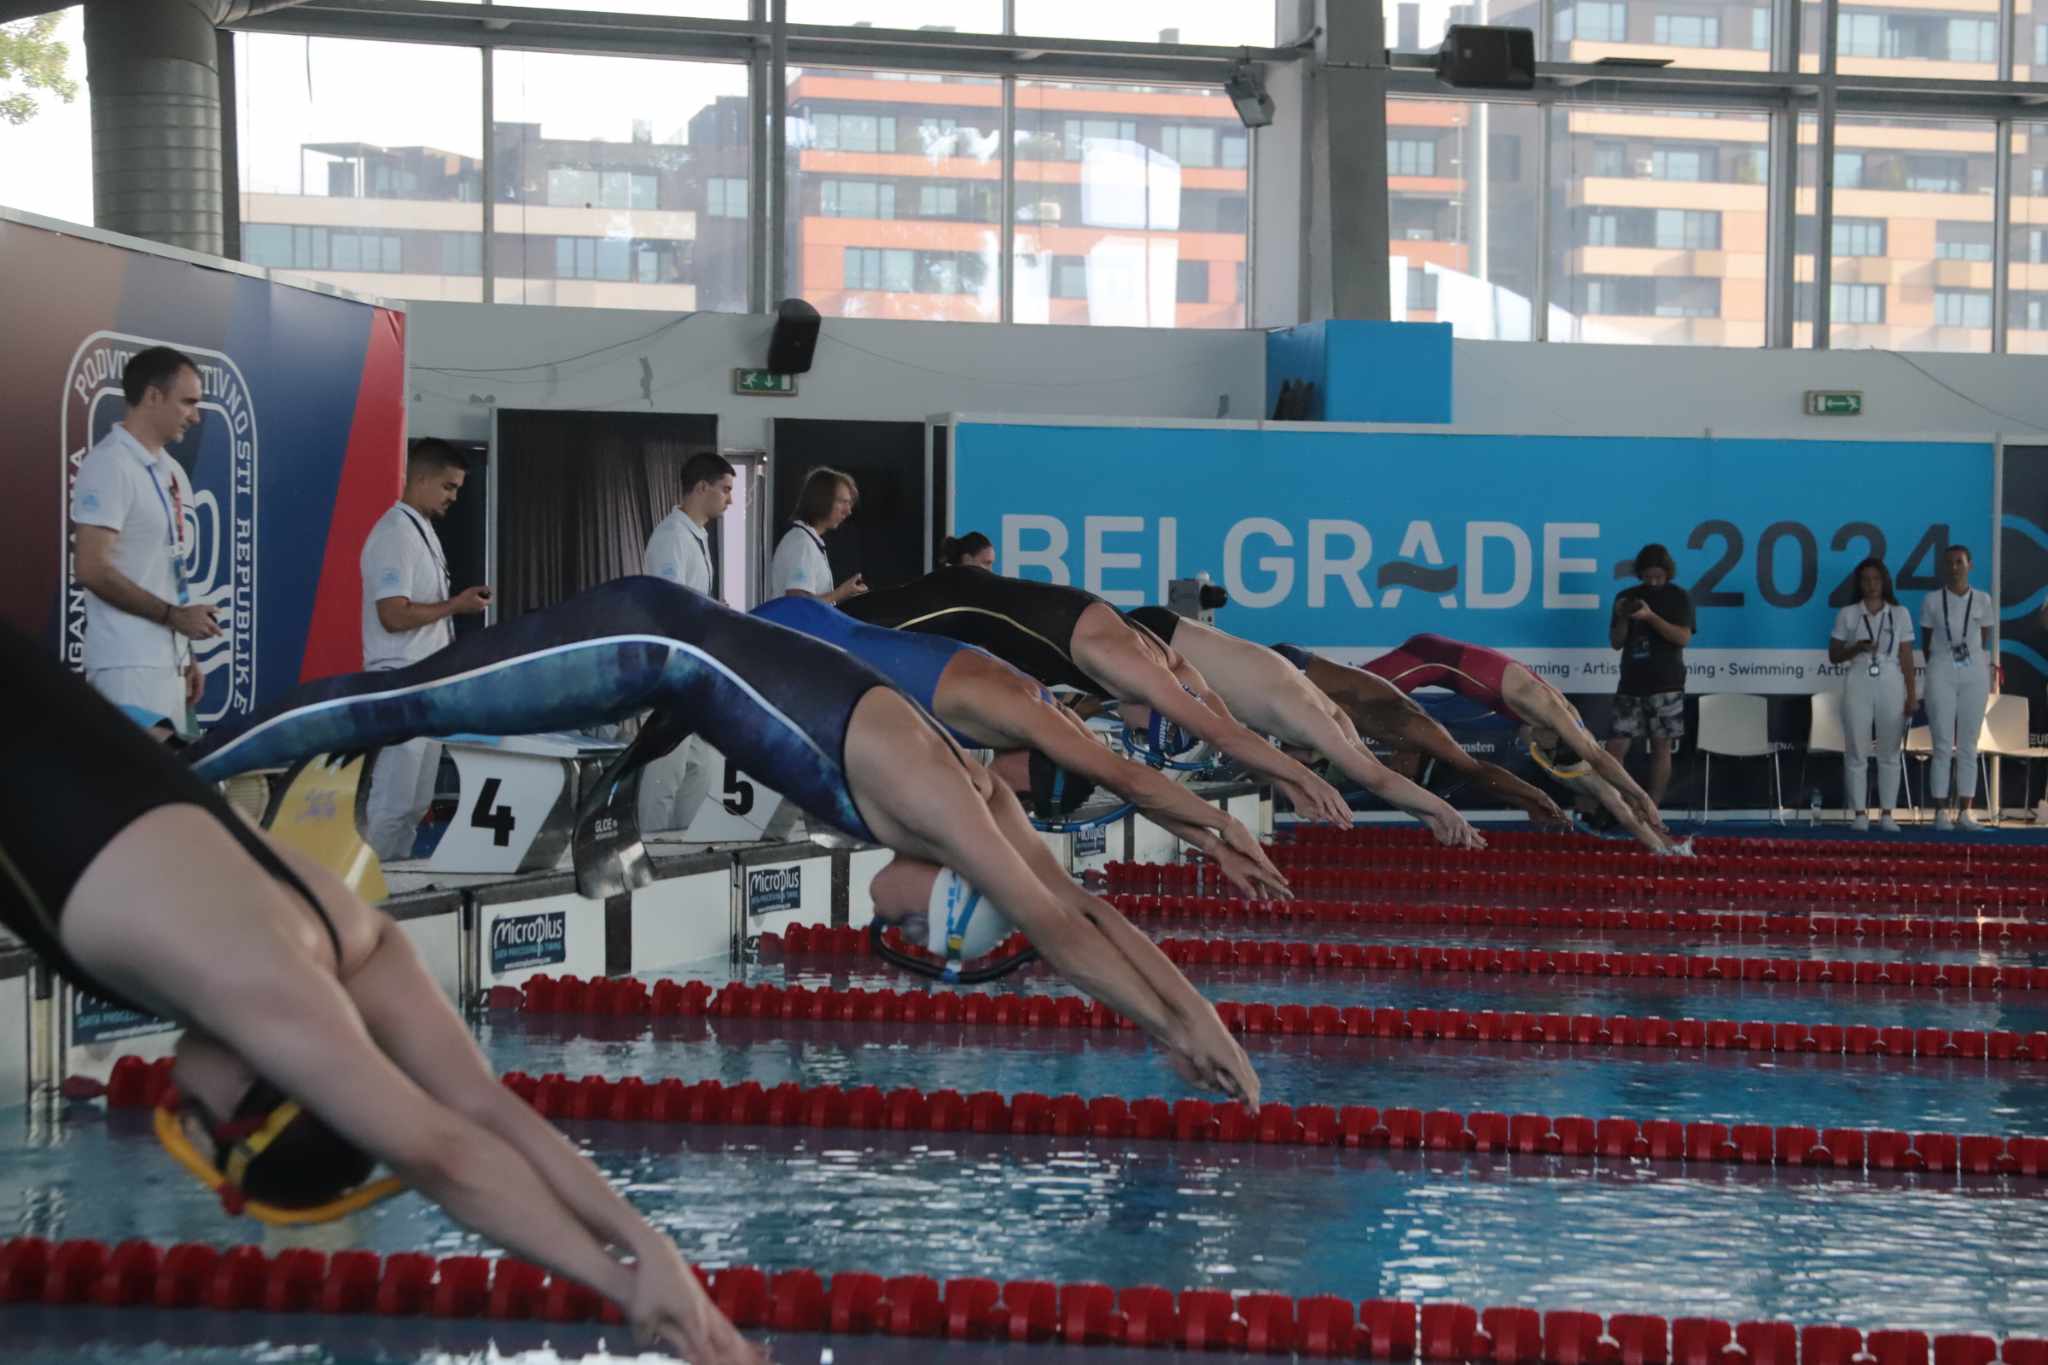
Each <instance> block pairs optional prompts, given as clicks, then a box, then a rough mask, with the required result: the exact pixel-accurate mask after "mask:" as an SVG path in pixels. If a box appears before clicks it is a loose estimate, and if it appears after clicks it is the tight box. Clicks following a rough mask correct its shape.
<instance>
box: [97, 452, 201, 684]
mask: <svg viewBox="0 0 2048 1365" xmlns="http://www.w3.org/2000/svg"><path fill="white" fill-rule="evenodd" d="M191 505H192V482H191V480H189V479H187V478H186V477H185V471H184V469H183V467H181V466H180V465H179V464H178V462H177V461H176V460H174V459H172V458H171V457H170V456H168V455H166V454H164V453H163V452H162V451H153V450H150V449H149V448H148V447H147V446H145V445H143V444H142V442H141V441H139V440H137V439H136V438H135V436H134V434H133V433H131V432H130V431H129V430H128V428H127V427H125V426H122V425H120V424H118V423H116V424H115V426H114V429H113V430H112V431H110V432H108V433H107V434H106V435H105V436H103V437H101V438H100V442H99V444H98V445H95V446H94V447H93V448H92V449H91V450H89V451H87V452H86V455H85V459H84V460H82V461H81V462H80V463H79V466H78V480H77V482H76V483H75V484H73V485H72V488H71V520H72V521H73V522H75V523H77V524H78V525H80V526H104V527H106V528H107V529H108V530H111V531H114V532H116V533H117V534H118V537H119V538H118V539H116V540H115V541H114V552H113V556H112V558H113V563H114V567H115V568H116V569H119V570H120V571H121V572H122V573H123V574H124V575H126V576H127V578H128V580H129V581H130V582H132V583H134V584H135V586H136V587H138V588H141V589H142V590H143V591H145V592H148V593H153V594H154V595H156V596H157V597H160V598H162V599H163V600H164V601H166V602H169V603H171V604H172V605H174V606H183V605H185V604H186V603H187V602H189V601H190V594H189V593H186V592H181V591H180V588H179V579H180V577H181V576H182V573H183V565H184V558H185V554H186V552H187V551H188V550H190V549H191V538H190V536H189V535H188V534H187V532H186V529H185V524H184V523H185V518H184V510H185V509H186V508H188V507H190V506H191ZM85 667H86V671H88V672H90V671H92V670H93V669H98V668H173V669H175V668H179V667H182V663H181V661H180V651H179V648H178V642H177V636H176V634H175V633H173V632H172V630H171V628H170V627H169V626H166V625H161V624H159V623H158V622H155V621H151V620H149V619H147V618H146V617H141V616H136V615H134V614H132V613H130V612H125V611H122V610H121V609H120V608H119V607H116V606H114V605H113V604H111V603H109V602H105V601H102V600H101V599H100V597H99V596H98V594H96V593H93V592H87V593H86V594H85Z"/></svg>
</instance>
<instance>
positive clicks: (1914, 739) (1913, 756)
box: [1899, 725, 1934, 815]
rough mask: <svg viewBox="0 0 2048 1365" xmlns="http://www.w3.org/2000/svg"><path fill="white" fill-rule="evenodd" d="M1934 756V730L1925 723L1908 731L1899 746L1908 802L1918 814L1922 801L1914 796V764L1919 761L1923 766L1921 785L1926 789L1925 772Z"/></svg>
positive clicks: (1900, 773) (1901, 769)
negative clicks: (1903, 741) (1904, 739)
mask: <svg viewBox="0 0 2048 1365" xmlns="http://www.w3.org/2000/svg"><path fill="white" fill-rule="evenodd" d="M1933 757H1934V731H1933V730H1931V729H1929V728H1928V727H1927V726H1925V725H1916V726H1914V727H1913V728H1912V729H1910V730H1908V731H1906V742H1905V743H1904V744H1902V745H1901V746H1899V776H1900V777H1901V779H1903V780H1904V782H1905V784H1906V804H1907V805H1909V806H1911V807H1912V808H1913V812H1914V813H1915V814H1916V815H1917V814H1918V813H1919V811H1920V803H1919V802H1918V801H1917V800H1915V799H1914V797H1913V765H1914V764H1915V763H1918V764H1919V765H1920V767H1921V770H1922V773H1923V776H1922V778H1921V781H1920V785H1921V787H1922V788H1923V789H1924V788H1925V787H1926V785H1927V780H1926V777H1925V776H1924V773H1925V770H1926V767H1927V763H1928V760H1930V759H1931V758H1933Z"/></svg>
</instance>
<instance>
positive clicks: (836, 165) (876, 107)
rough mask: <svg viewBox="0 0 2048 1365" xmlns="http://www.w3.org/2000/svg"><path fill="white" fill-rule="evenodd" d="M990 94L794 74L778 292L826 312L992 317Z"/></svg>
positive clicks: (993, 116)
mask: <svg viewBox="0 0 2048 1365" xmlns="http://www.w3.org/2000/svg"><path fill="white" fill-rule="evenodd" d="M1002 99H1003V92H1002V86H1001V85H1000V84H999V83H997V82H996V81H993V80H985V79H966V78H961V77H953V76H936V75H928V74H923V73H919V74H915V75H912V74H906V73H904V72H900V71H836V70H830V69H819V68H806V69H803V70H799V71H796V72H795V73H794V76H793V78H792V79H791V80H790V82H789V113H788V128H789V146H790V152H789V175H790V189H789V196H788V199H789V220H790V221H789V230H790V234H791V236H792V238H793V240H794V243H795V246H794V250H793V251H792V252H791V253H790V265H789V287H790V291H791V292H792V293H797V294H801V295H802V296H803V297H804V298H806V299H808V300H809V301H810V302H811V303H813V304H815V305H816V306H817V308H818V311H819V312H821V313H825V314H828V315H831V316H837V317H878V318H925V319H931V320H940V321H951V322H996V321H999V320H1000V319H1001V317H1002V281H1001V277H1000V274H999V272H998V271H997V269H996V260H997V257H998V255H999V254H1000V250H1001V242H1002V233H1001V231H1000V229H999V226H998V225H999V224H1000V223H1001V221H1002V220H1001V218H1000V216H999V215H1000V213H1001V202H1002V154H1001V147H1000V139H999V137H998V136H997V130H998V129H999V128H1001V126H1002V121H1003V115H1002Z"/></svg>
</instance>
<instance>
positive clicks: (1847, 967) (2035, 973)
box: [769, 925, 2048, 992]
mask: <svg viewBox="0 0 2048 1365" xmlns="http://www.w3.org/2000/svg"><path fill="white" fill-rule="evenodd" d="M2044 927H2048V926H2044ZM776 937H777V936H775V935H770V936H769V938H770V940H771V942H770V943H769V946H771V947H772V946H774V944H773V942H772V940H773V939H774V938H776ZM779 937H780V939H781V946H782V950H783V952H784V953H785V954H786V955H789V956H803V955H812V954H816V955H823V956H830V957H842V956H846V955H847V954H849V953H852V954H861V953H865V952H866V951H867V938H866V936H865V935H864V934H861V933H860V932H859V931H857V930H850V929H845V928H843V927H841V928H833V927H830V926H825V925H818V926H802V925H800V926H796V927H794V928H791V929H788V930H785V931H784V932H783V933H782V934H781V935H780V936H779ZM1158 945H1159V951H1160V952H1161V953H1163V954H1165V955H1166V958H1167V960H1168V961H1170V962H1172V963H1174V964H1175V965H1177V966H1182V967H1299V968H1306V969H1308V970H1311V971H1335V970H1346V971H1394V972H1425V973H1444V974H1448V975H1485V976H1604V977H1620V978H1624V979H1638V980H1641V979H1664V980H1672V981H1742V982H1748V983H1757V982H1774V983H1780V984H1786V985H1807V986H1811V985H1856V986H1889V987H1894V988H1907V989H1913V990H1940V991H1969V992H1988V991H2048V967H2027V966H2018V965H2012V966H2008V965H2005V964H2001V963H1991V964H1986V963H1963V962H1904V961H1900V962H1886V961H1873V960H1854V959H1842V958H1820V957H1739V956H1731V955H1728V954H1718V955H1708V954H1703V953H1607V952H1597V951H1578V950H1573V949H1569V948H1560V949H1555V950H1549V949H1542V948H1487V947H1442V946H1437V945H1433V944H1421V943H1323V942H1316V943H1311V942H1304V941H1276V940H1269V939H1248V938H1193V939H1189V938H1162V939H1160V940H1158Z"/></svg>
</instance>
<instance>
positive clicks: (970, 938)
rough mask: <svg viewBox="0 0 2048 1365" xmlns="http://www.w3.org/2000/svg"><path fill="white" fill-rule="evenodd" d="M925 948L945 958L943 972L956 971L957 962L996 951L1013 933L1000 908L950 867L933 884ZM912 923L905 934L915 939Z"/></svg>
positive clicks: (951, 973)
mask: <svg viewBox="0 0 2048 1365" xmlns="http://www.w3.org/2000/svg"><path fill="white" fill-rule="evenodd" d="M924 922H925V931H924V932H925V939H924V950H925V951H926V952H928V953H931V954H933V955H934V956H937V957H942V958H944V959H946V972H947V975H949V976H951V975H953V974H955V973H956V972H958V970H959V968H960V964H962V963H963V962H972V961H973V960H974V959H975V958H978V957H985V956H987V955H988V954H989V953H992V952H994V951H995V949H996V947H997V946H998V945H999V944H1001V943H1002V941H1003V940H1004V939H1006V938H1008V937H1009V936H1010V935H1011V934H1012V933H1014V932H1016V928H1017V926H1016V925H1014V924H1012V923H1010V920H1009V918H1008V917H1007V916H1006V915H1004V914H1003V912H1002V911H1000V910H998V909H996V907H995V904H994V903H993V902H992V901H990V900H989V899H988V898H987V897H985V896H983V895H982V894H981V892H979V891H977V890H975V889H974V888H973V887H972V886H970V885H968V883H967V880H966V879H965V878H964V877H962V876H961V875H960V874H959V873H957V872H955V871H954V870H953V869H952V868H950V867H942V868H940V869H939V875H938V878H937V880H935V881H934V882H933V883H932V899H931V904H930V905H929V906H927V907H926V909H925V920H924ZM914 929H915V924H914V923H913V924H906V925H905V926H904V930H905V932H904V937H905V938H909V939H911V940H912V941H913V942H914V941H915V934H914V932H913V931H914Z"/></svg>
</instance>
